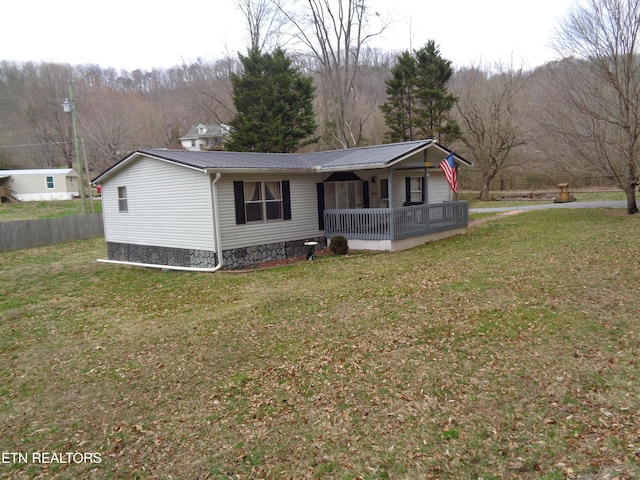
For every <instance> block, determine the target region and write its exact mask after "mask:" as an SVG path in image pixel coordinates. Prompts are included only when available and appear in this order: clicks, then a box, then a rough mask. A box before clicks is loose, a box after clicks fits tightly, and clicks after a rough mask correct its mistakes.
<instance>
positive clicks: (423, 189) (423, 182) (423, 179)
mask: <svg viewBox="0 0 640 480" xmlns="http://www.w3.org/2000/svg"><path fill="white" fill-rule="evenodd" d="M425 180H426V179H425V178H424V177H422V180H421V182H422V203H425V201H424V194H425V193H426V192H425V187H426V186H427V183H426V182H425Z"/></svg>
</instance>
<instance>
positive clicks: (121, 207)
mask: <svg viewBox="0 0 640 480" xmlns="http://www.w3.org/2000/svg"><path fill="white" fill-rule="evenodd" d="M118 211H119V212H128V211H129V209H128V205H127V187H118Z"/></svg>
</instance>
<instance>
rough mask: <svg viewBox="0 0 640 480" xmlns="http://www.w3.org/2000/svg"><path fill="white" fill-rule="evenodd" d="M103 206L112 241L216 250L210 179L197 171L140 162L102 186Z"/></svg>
mask: <svg viewBox="0 0 640 480" xmlns="http://www.w3.org/2000/svg"><path fill="white" fill-rule="evenodd" d="M118 187H126V189H127V207H128V208H127V209H128V211H127V212H120V211H119V208H118ZM102 208H103V213H104V219H105V226H104V227H105V239H106V241H107V242H115V243H129V244H135V245H157V246H162V247H176V248H185V249H197V250H213V249H214V237H213V209H212V202H211V184H210V177H209V175H207V174H204V173H202V172H199V171H197V170H193V169H190V168H185V167H182V166H178V165H174V164H171V163H168V162H162V161H157V160H151V159H147V158H141V159H140V160H139V161H137V162H134V163H133V164H132V165H130V166H128V167H126V168H125V169H123V170H122V171H120V172H119V173H118V175H115V176H114V177H112V178H110V179H108V180H107V181H105V182H104V183H103V184H102Z"/></svg>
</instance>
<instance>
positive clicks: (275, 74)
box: [225, 48, 317, 153]
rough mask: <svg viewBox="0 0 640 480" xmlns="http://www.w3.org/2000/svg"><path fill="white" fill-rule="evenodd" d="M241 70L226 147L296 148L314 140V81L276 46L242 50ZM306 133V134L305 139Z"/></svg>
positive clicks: (236, 78) (251, 149)
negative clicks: (267, 49) (266, 50)
mask: <svg viewBox="0 0 640 480" xmlns="http://www.w3.org/2000/svg"><path fill="white" fill-rule="evenodd" d="M240 61H241V62H242V66H243V73H242V75H236V74H232V75H231V83H232V85H233V94H232V97H233V103H234V105H235V107H236V112H237V113H236V115H235V116H234V118H233V119H232V120H231V121H230V122H229V123H230V124H231V127H232V128H231V134H230V135H229V139H228V140H227V141H226V142H225V149H226V150H232V151H239V152H269V153H277V152H281V153H282V152H287V153H290V152H295V151H296V150H298V149H299V148H300V147H302V146H304V145H306V144H308V143H312V142H313V141H315V140H310V136H311V135H312V134H313V133H314V132H315V130H316V128H317V126H316V123H315V121H314V110H313V98H314V92H315V87H314V86H313V80H312V79H311V78H307V77H304V76H302V75H301V74H300V72H299V71H298V70H297V69H295V68H294V67H292V66H291V60H290V59H289V58H288V57H287V56H286V54H285V52H284V51H283V50H282V49H280V48H278V49H276V50H275V51H274V52H273V53H272V54H269V53H261V52H260V51H259V50H257V49H252V50H250V51H249V52H248V54H247V56H243V55H240ZM305 139H306V140H305Z"/></svg>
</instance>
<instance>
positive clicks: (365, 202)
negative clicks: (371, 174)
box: [362, 180, 369, 208]
mask: <svg viewBox="0 0 640 480" xmlns="http://www.w3.org/2000/svg"><path fill="white" fill-rule="evenodd" d="M362 208H369V182H367V181H366V180H363V181H362Z"/></svg>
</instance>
